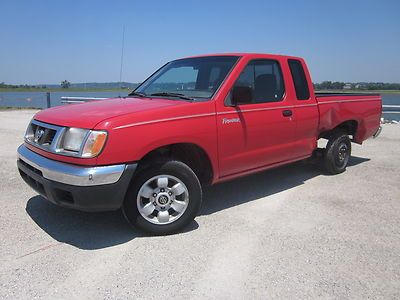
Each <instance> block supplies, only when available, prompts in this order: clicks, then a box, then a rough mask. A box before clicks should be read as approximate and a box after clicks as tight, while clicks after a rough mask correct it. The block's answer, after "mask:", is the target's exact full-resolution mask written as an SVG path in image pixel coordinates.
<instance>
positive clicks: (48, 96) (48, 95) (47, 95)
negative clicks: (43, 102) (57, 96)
mask: <svg viewBox="0 0 400 300" xmlns="http://www.w3.org/2000/svg"><path fill="white" fill-rule="evenodd" d="M46 99H47V108H50V93H49V92H47V93H46Z"/></svg>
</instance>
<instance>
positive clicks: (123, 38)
mask: <svg viewBox="0 0 400 300" xmlns="http://www.w3.org/2000/svg"><path fill="white" fill-rule="evenodd" d="M124 46H125V24H124V26H123V28H122V50H121V67H120V69H119V87H120V88H121V87H122V65H123V62H124Z"/></svg>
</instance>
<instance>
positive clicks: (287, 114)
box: [282, 109, 293, 117]
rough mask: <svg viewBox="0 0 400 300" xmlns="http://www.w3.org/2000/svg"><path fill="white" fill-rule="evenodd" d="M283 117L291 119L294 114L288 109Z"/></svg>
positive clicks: (283, 113)
mask: <svg viewBox="0 0 400 300" xmlns="http://www.w3.org/2000/svg"><path fill="white" fill-rule="evenodd" d="M282 115H283V116H284V117H291V116H292V115H293V112H292V111H291V110H290V109H286V110H283V111H282Z"/></svg>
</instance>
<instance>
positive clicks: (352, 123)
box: [319, 120, 359, 141]
mask: <svg viewBox="0 0 400 300" xmlns="http://www.w3.org/2000/svg"><path fill="white" fill-rule="evenodd" d="M358 128H359V123H358V121H357V120H347V121H344V122H342V123H340V124H339V125H337V126H336V127H334V128H332V129H330V130H326V131H323V132H321V133H320V135H319V137H320V138H325V139H329V137H331V136H332V135H333V134H335V133H336V132H338V131H342V132H345V133H346V134H347V135H351V136H352V137H353V139H352V140H353V141H354V140H355V139H356V135H357V131H358Z"/></svg>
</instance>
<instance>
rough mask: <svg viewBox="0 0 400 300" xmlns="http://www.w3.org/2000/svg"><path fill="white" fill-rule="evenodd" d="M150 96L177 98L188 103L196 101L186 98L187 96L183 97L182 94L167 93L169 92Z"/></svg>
mask: <svg viewBox="0 0 400 300" xmlns="http://www.w3.org/2000/svg"><path fill="white" fill-rule="evenodd" d="M150 96H161V97H177V98H180V99H184V100H189V101H195V100H196V99H194V98H190V97H187V96H185V95H184V94H180V93H169V92H160V93H154V94H150Z"/></svg>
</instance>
